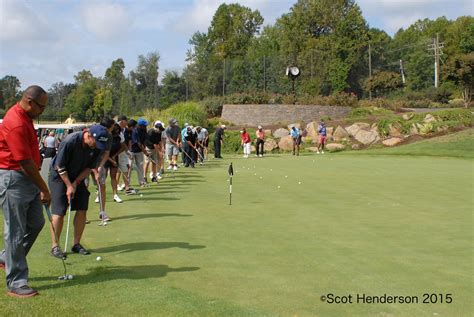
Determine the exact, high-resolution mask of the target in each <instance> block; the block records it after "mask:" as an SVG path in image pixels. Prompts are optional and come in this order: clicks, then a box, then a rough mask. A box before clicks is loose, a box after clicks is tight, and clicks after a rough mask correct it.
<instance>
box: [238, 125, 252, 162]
mask: <svg viewBox="0 0 474 317" xmlns="http://www.w3.org/2000/svg"><path fill="white" fill-rule="evenodd" d="M240 139H241V141H240V143H241V145H242V147H243V149H244V158H248V157H249V155H250V149H251V146H252V140H251V139H250V135H249V133H248V132H247V130H245V128H242V130H241V131H240Z"/></svg>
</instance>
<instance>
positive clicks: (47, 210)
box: [44, 204, 67, 276]
mask: <svg viewBox="0 0 474 317" xmlns="http://www.w3.org/2000/svg"><path fill="white" fill-rule="evenodd" d="M44 209H45V210H46V215H47V216H48V220H49V223H50V225H51V229H52V230H53V234H54V239H55V242H56V244H57V245H58V246H59V237H58V234H57V233H56V229H54V225H53V216H52V215H51V210H50V209H49V206H48V205H47V204H45V205H44ZM61 261H62V262H63V267H64V276H66V274H67V269H66V263H65V262H64V258H63V257H61Z"/></svg>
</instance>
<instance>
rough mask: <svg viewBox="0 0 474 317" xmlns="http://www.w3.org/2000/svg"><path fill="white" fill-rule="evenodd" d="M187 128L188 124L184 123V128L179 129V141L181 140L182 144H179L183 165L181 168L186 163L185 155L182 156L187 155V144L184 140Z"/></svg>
mask: <svg viewBox="0 0 474 317" xmlns="http://www.w3.org/2000/svg"><path fill="white" fill-rule="evenodd" d="M188 126H189V123H187V122H186V123H185V124H184V127H183V128H182V129H181V140H182V143H181V150H182V152H181V160H182V161H183V163H182V164H181V166H184V165H185V163H186V154H184V153H185V152H186V153H188V152H187V151H188V143H187V142H186V141H185V140H184V139H185V138H186V131H188Z"/></svg>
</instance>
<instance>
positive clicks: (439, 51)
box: [428, 33, 444, 88]
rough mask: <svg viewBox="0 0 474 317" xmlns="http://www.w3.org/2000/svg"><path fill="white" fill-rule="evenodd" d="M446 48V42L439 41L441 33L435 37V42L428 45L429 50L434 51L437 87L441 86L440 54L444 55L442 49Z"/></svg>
mask: <svg viewBox="0 0 474 317" xmlns="http://www.w3.org/2000/svg"><path fill="white" fill-rule="evenodd" d="M443 48H444V42H443V43H440V42H439V34H438V33H436V38H434V39H433V44H430V45H428V50H430V51H433V55H431V56H433V57H434V59H435V62H434V81H435V88H438V86H439V60H440V56H441V55H443V51H442V49H443Z"/></svg>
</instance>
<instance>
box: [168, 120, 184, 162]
mask: <svg viewBox="0 0 474 317" xmlns="http://www.w3.org/2000/svg"><path fill="white" fill-rule="evenodd" d="M165 131H166V155H167V156H168V161H169V166H168V170H171V169H172V170H174V171H177V170H178V163H177V162H178V154H179V151H180V145H179V144H180V141H181V131H180V129H179V126H178V121H176V119H170V120H169V126H168V127H167V128H166V130H165Z"/></svg>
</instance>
